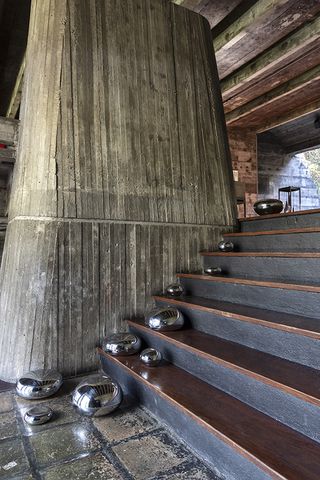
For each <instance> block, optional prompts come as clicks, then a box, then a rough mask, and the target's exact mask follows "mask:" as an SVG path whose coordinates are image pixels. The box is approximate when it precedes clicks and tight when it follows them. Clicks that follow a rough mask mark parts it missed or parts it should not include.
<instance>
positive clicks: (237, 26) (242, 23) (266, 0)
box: [213, 0, 286, 52]
mask: <svg viewBox="0 0 320 480" xmlns="http://www.w3.org/2000/svg"><path fill="white" fill-rule="evenodd" d="M279 3H286V0H259V1H257V2H256V3H255V4H254V5H253V6H252V7H251V8H250V9H249V10H247V11H246V12H245V13H244V14H243V15H241V16H240V17H239V18H238V19H237V20H235V22H234V23H232V24H231V25H230V26H229V27H228V28H227V29H226V30H225V31H224V32H222V33H221V34H220V35H218V36H217V37H216V38H214V40H213V45H214V49H215V51H216V52H218V51H219V50H221V49H222V48H223V47H225V46H228V47H229V46H230V45H231V44H233V43H236V42H237V41H238V40H239V39H240V38H241V37H242V36H244V35H245V32H246V28H248V27H250V26H251V25H252V24H253V23H254V22H255V21H256V20H257V18H259V17H262V16H264V15H267V14H268V13H269V12H270V11H272V10H273V8H274V7H275V6H276V5H278V4H279Z"/></svg>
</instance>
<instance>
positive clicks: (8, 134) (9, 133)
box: [0, 117, 19, 145]
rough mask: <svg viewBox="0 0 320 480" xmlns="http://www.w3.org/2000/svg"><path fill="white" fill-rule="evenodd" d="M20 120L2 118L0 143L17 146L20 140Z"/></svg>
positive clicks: (0, 119) (0, 122) (0, 120)
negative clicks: (18, 139)
mask: <svg viewBox="0 0 320 480" xmlns="http://www.w3.org/2000/svg"><path fill="white" fill-rule="evenodd" d="M18 128H19V122H18V120H14V119H12V118H4V117H0V143H5V144H7V145H15V144H16V141H17V138H18Z"/></svg>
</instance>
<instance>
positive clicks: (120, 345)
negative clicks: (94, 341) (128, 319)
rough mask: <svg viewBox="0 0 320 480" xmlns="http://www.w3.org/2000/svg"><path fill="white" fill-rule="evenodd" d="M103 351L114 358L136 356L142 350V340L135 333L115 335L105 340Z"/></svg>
mask: <svg viewBox="0 0 320 480" xmlns="http://www.w3.org/2000/svg"><path fill="white" fill-rule="evenodd" d="M102 349H103V350H104V351H105V352H106V353H109V354H110V355H113V356H123V355H134V354H135V353H138V352H139V351H140V349H141V339H140V338H139V337H138V336H137V335H134V334H133V333H128V332H119V333H113V334H111V335H109V336H107V337H106V338H105V339H104V341H103V344H102Z"/></svg>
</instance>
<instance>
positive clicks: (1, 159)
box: [0, 148, 16, 164]
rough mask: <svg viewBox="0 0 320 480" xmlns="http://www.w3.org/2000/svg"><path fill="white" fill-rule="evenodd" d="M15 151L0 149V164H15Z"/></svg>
mask: <svg viewBox="0 0 320 480" xmlns="http://www.w3.org/2000/svg"><path fill="white" fill-rule="evenodd" d="M15 161H16V151H15V149H13V148H1V149H0V163H12V164H13V163H15Z"/></svg>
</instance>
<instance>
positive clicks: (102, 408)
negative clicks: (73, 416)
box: [72, 374, 122, 417]
mask: <svg viewBox="0 0 320 480" xmlns="http://www.w3.org/2000/svg"><path fill="white" fill-rule="evenodd" d="M121 402H122V390H121V387H120V385H119V383H118V382H116V381H115V380H113V379H112V378H111V377H109V376H108V375H104V374H95V375H91V376H90V377H88V378H86V379H85V380H83V381H82V382H81V383H79V385H78V386H77V387H76V388H75V390H74V392H73V394H72V404H73V405H74V406H75V407H76V408H77V410H78V411H79V412H80V413H82V414H83V415H87V416H91V417H100V416H102V415H107V414H108V413H111V412H113V411H114V410H115V409H116V408H118V407H119V405H120V404H121Z"/></svg>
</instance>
